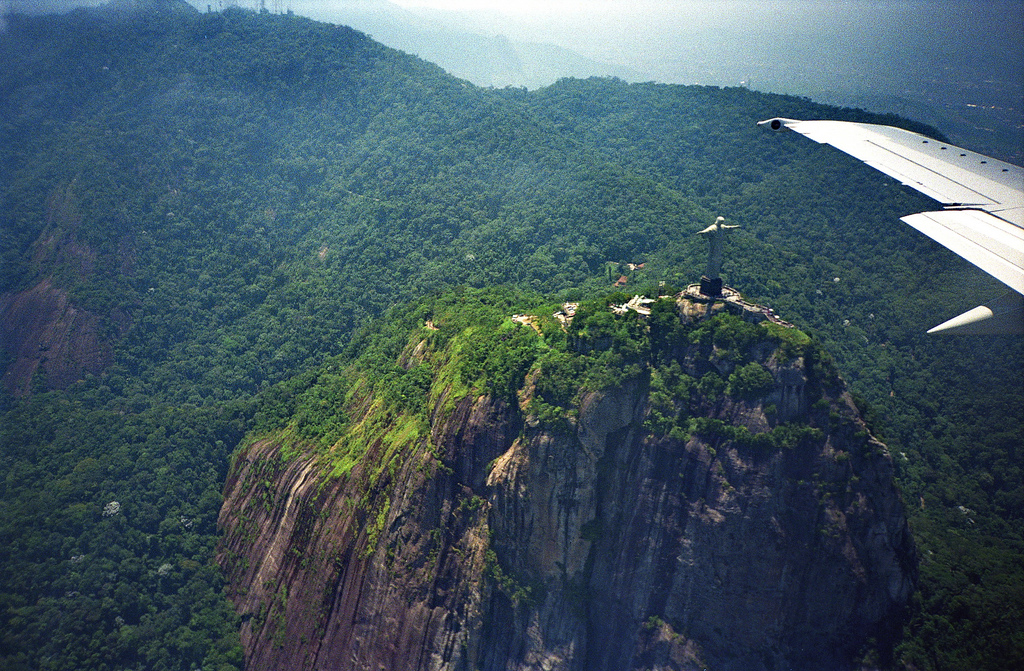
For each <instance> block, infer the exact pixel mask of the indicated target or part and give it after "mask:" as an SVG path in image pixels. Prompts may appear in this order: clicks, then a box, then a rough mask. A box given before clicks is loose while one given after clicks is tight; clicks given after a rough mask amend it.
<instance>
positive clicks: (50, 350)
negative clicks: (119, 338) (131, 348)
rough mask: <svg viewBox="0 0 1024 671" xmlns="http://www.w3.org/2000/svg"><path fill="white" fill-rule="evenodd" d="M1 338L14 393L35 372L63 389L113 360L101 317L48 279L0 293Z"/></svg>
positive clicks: (6, 382)
mask: <svg viewBox="0 0 1024 671" xmlns="http://www.w3.org/2000/svg"><path fill="white" fill-rule="evenodd" d="M0 342H2V343H3V349H4V354H5V358H7V360H8V363H7V368H6V371H5V372H4V374H3V386H4V388H5V389H6V390H7V391H8V392H9V393H11V394H13V395H15V396H24V395H26V394H28V393H30V392H31V390H32V380H33V377H34V376H35V375H36V374H37V373H41V374H43V375H44V384H45V387H46V388H48V389H63V388H65V387H67V386H68V385H70V384H72V383H73V382H75V381H77V380H79V379H81V377H82V375H84V374H85V373H87V372H88V373H93V374H98V373H100V372H102V371H103V370H104V369H105V368H106V367H107V366H108V365H110V363H111V361H112V360H113V351H112V349H111V347H110V345H109V344H108V343H106V342H105V341H104V339H103V338H102V336H101V321H100V318H99V317H98V316H97V315H95V314H93V313H91V312H89V311H87V310H83V309H81V308H79V307H77V306H76V305H74V303H72V302H71V300H70V299H69V298H68V295H67V292H65V291H63V290H61V289H59V288H57V287H55V286H53V283H52V282H51V281H50V280H49V279H46V280H43V281H42V282H40V283H39V284H37V285H35V286H34V287H32V288H30V289H26V290H25V291H21V292H18V293H9V294H3V295H0Z"/></svg>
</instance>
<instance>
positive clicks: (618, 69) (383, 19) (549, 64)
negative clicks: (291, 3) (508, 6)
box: [306, 0, 635, 88]
mask: <svg viewBox="0 0 1024 671" xmlns="http://www.w3.org/2000/svg"><path fill="white" fill-rule="evenodd" d="M306 13H307V14H308V15H309V16H312V17H314V18H317V19H320V20H324V21H330V22H332V23H339V24H343V25H348V26H352V27H353V28H355V29H357V30H361V31H363V32H365V33H367V34H368V35H370V36H371V37H372V38H374V39H375V40H377V41H379V42H382V43H383V44H386V45H388V46H390V47H394V48H395V49H401V50H402V51H405V52H407V53H410V54H413V55H416V56H419V57H420V58H423V59H425V60H428V61H430V62H432V63H436V64H438V65H440V66H441V67H442V68H444V69H445V70H446V71H448V72H449V73H451V74H453V75H455V76H456V77H459V78H462V79H467V80H469V81H471V82H473V83H474V84H476V85H477V86H495V87H504V86H526V87H528V88H536V87H538V86H544V85H547V84H552V83H554V82H555V81H556V80H557V79H559V78H560V77H593V76H616V77H623V78H626V79H633V78H635V75H634V73H632V72H631V71H630V70H629V69H628V68H626V67H623V66H621V65H609V64H606V63H600V62H597V61H594V60H592V59H588V58H585V57H583V56H581V55H580V54H578V53H575V52H573V51H571V50H569V49H564V48H561V47H558V46H555V45H551V44H537V43H532V42H523V41H519V40H510V39H509V38H507V37H505V36H503V35H484V34H481V33H477V32H472V31H468V30H460V29H458V28H456V27H455V26H453V25H451V24H448V23H442V22H441V21H440V20H431V19H429V18H425V17H423V16H421V15H418V14H413V13H411V12H409V11H406V10H404V9H402V8H401V7H400V6H398V5H396V4H394V3H391V2H387V0H364V1H362V2H350V3H342V4H339V5H334V6H331V7H330V8H329V9H327V8H323V9H318V8H317V7H316V6H315V5H314V6H311V7H309V9H308V12H306Z"/></svg>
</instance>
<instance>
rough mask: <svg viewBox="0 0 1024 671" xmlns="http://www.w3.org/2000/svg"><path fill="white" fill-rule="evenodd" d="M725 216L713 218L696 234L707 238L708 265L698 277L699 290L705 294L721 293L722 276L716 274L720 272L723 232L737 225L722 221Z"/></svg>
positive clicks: (723, 241) (723, 240) (716, 294)
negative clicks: (708, 224)
mask: <svg viewBox="0 0 1024 671" xmlns="http://www.w3.org/2000/svg"><path fill="white" fill-rule="evenodd" d="M724 222H725V217H719V218H718V219H715V223H713V224H711V225H710V226H708V227H707V228H705V229H704V230H703V231H701V232H699V233H698V234H697V235H704V236H707V239H708V246H709V248H708V265H707V267H706V268H705V269H704V276H703V277H701V278H700V292H701V293H702V294H704V295H705V296H718V295H720V294H721V293H722V278H720V277H719V276H718V274H719V273H720V272H722V248H723V246H724V243H725V234H726V233H727V232H728V231H730V230H732V229H734V228H739V226H729V225H727V224H725V223H724Z"/></svg>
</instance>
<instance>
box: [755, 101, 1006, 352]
mask: <svg viewBox="0 0 1024 671" xmlns="http://www.w3.org/2000/svg"><path fill="white" fill-rule="evenodd" d="M758 125H767V126H769V127H770V128H771V129H772V130H778V131H781V130H787V129H788V130H793V131H796V132H797V133H800V134H801V135H805V136H807V137H809V138H811V139H812V140H814V141H815V142H820V143H822V144H830V145H832V146H833V147H835V148H836V149H839V150H840V151H843V152H845V153H847V154H849V155H851V156H853V157H854V158H858V159H860V160H861V161H864V162H865V163H867V164H868V165H870V166H871V167H872V168H875V169H876V170H879V171H881V172H883V173H885V174H886V175H889V176H890V177H892V178H894V179H897V180H899V181H900V182H901V183H902V184H905V185H906V186H909V187H911V188H913V189H916V190H917V191H920V192H921V193H923V194H925V195H926V196H928V197H929V198H932V199H934V200H937V201H939V202H940V203H942V204H943V205H944V206H945V209H943V210H940V211H937V212H922V213H919V214H912V215H909V216H906V217H903V218H902V220H903V221H904V222H906V223H907V224H910V225H911V226H913V227H914V228H916V229H917V230H918V231H920V232H922V233H924V234H925V235H927V236H928V237H930V238H931V239H933V240H935V241H936V242H938V243H939V244H941V245H943V246H945V247H948V248H949V249H951V250H952V251H954V252H956V253H957V254H959V255H960V256H962V257H963V258H965V259H967V260H968V261H970V262H971V263H973V264H974V265H976V266H978V267H979V268H981V269H982V270H984V271H985V272H987V273H989V274H990V275H992V276H993V277H995V278H996V279H998V280H999V281H1000V282H1003V283H1004V284H1006V285H1008V286H1009V287H1010V288H1011V289H1013V290H1014V291H1015V292H1016V293H1017V294H1018V296H1014V295H1010V296H1008V297H1003V298H1001V299H997V300H996V301H992V302H990V303H989V304H987V305H984V306H979V307H977V308H974V309H973V310H970V311H969V312H966V313H964V314H962V315H960V316H959V317H955V318H953V319H951V320H949V321H947V322H944V323H942V324H939V325H938V326H936V327H935V328H932V329H930V330H929V331H928V332H929V333H938V332H940V331H941V332H946V333H1024V300H1022V297H1021V296H1020V295H1021V294H1024V169H1022V168H1020V167H1019V166H1016V165H1013V164H1010V163H1006V162H1004V161H999V160H997V159H994V158H989V157H988V156H983V155H982V154H978V153H975V152H973V151H969V150H967V149H963V148H961V147H957V146H954V145H952V144H949V143H948V142H939V141H938V140H933V139H931V138H928V137H925V136H924V135H920V134H919V133H913V132H911V131H908V130H903V129H902V128H894V127H892V126H879V125H876V124H866V123H854V122H849V121H799V120H797V119H785V118H775V119H768V120H765V121H761V122H759V123H758Z"/></svg>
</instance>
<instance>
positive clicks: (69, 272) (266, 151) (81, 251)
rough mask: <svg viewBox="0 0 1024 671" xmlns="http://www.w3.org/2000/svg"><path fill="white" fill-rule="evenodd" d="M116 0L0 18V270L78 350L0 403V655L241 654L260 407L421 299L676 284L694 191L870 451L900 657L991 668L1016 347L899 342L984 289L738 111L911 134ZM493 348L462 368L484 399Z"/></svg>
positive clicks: (149, 660) (995, 656) (735, 99)
mask: <svg viewBox="0 0 1024 671" xmlns="http://www.w3.org/2000/svg"><path fill="white" fill-rule="evenodd" d="M144 6H145V7H146V8H145V9H138V8H134V9H133V8H131V5H130V4H129V3H120V4H112V5H110V6H107V7H103V8H98V9H89V10H76V11H74V12H72V13H70V14H67V15H64V16H44V17H27V16H19V15H11V16H8V17H7V26H6V30H4V31H3V32H2V33H0V62H2V63H4V64H5V66H4V67H3V68H0V294H3V295H5V296H8V297H10V296H14V295H16V294H17V293H18V292H21V291H24V290H26V289H30V288H32V287H35V286H37V285H39V283H41V282H43V281H49V282H51V283H52V284H53V285H54V286H56V287H58V288H59V289H60V290H62V291H63V292H66V295H67V296H68V299H69V300H70V301H71V302H72V303H73V304H74V306H76V309H79V310H82V311H88V312H89V313H91V314H94V315H97V316H98V317H99V318H100V320H101V323H102V324H103V335H104V338H105V339H106V341H107V342H109V343H110V344H111V346H112V348H113V363H112V365H110V366H108V367H107V368H106V369H105V370H104V371H103V372H102V373H101V374H97V375H84V376H83V378H82V379H81V380H80V381H78V382H76V383H75V384H72V385H71V386H68V387H66V388H58V387H59V385H55V384H54V383H53V381H48V380H47V379H46V378H45V376H43V375H38V376H37V379H35V380H34V381H33V384H32V392H31V393H30V394H28V395H19V396H15V395H13V394H12V393H10V391H5V392H3V393H4V396H3V398H2V401H0V403H2V407H0V411H2V413H3V417H2V419H0V449H2V452H0V463H2V473H3V476H4V477H3V480H2V484H0V539H2V542H0V666H3V667H4V668H8V669H136V668H138V669H142V668H146V669H190V668H199V667H202V668H206V669H210V668H218V669H234V668H241V665H242V658H241V650H240V646H239V643H238V638H237V633H236V631H237V621H236V620H235V615H234V614H233V613H232V611H231V608H230V606H229V605H228V604H227V602H226V600H225V599H224V597H223V595H222V592H221V588H222V578H221V576H220V575H219V573H218V571H217V570H216V568H215V566H214V565H213V563H212V553H213V548H214V546H215V544H216V542H217V529H216V517H217V512H218V509H219V506H220V491H221V485H222V482H223V479H224V477H225V474H226V471H227V467H228V461H229V457H230V454H231V452H232V450H233V449H234V448H235V446H236V445H238V443H239V442H240V441H241V440H243V437H244V436H245V435H246V434H247V432H251V431H254V430H257V431H258V430H265V429H267V428H268V427H271V426H274V422H275V421H279V420H275V419H274V418H275V417H288V418H290V417H292V416H297V415H296V413H298V414H299V415H302V416H304V417H307V419H306V420H303V421H305V422H306V426H307V427H309V428H308V433H309V435H310V436H311V437H312V436H316V435H320V432H321V431H322V430H325V429H324V425H323V422H325V421H329V420H330V418H331V417H333V415H332V414H331V413H330V412H327V411H325V408H327V409H328V410H329V409H330V407H331V403H333V402H334V401H332V400H331V398H330V397H325V398H317V404H318V405H317V406H316V407H313V406H312V405H310V406H308V407H307V406H305V405H302V406H294V404H293V405H286V406H282V409H281V411H280V412H281V413H285V414H284V415H279V413H278V414H275V412H276V411H275V412H271V411H270V410H269V409H268V408H271V407H272V405H273V400H274V399H275V398H279V399H281V403H286V402H287V403H293V401H290V400H288V399H290V398H292V396H294V395H291V396H290V395H289V393H286V392H287V390H288V389H289V388H290V387H289V385H291V387H295V388H299V387H303V388H305V387H310V385H314V383H315V379H316V376H318V375H320V373H319V372H317V371H320V370H321V368H320V367H321V366H323V365H324V364H325V363H327V362H330V361H332V360H334V358H335V357H339V356H349V357H356V356H361V355H362V354H361V353H364V352H365V351H369V350H368V349H367V348H373V347H382V346H383V345H381V343H382V342H383V341H382V340H380V339H379V338H371V337H369V336H368V335H365V334H367V333H373V331H374V329H375V328H377V327H374V326H367V325H368V324H371V323H375V322H373V321H372V320H374V319H376V318H378V317H380V316H381V315H382V314H384V313H385V312H386V311H387V310H389V309H391V310H392V311H393V312H394V311H395V310H397V311H399V312H401V311H402V310H409V311H411V310H415V309H416V308H415V307H414V306H415V305H417V303H415V302H412V303H410V301H415V300H416V299H417V298H418V297H422V296H424V295H426V294H432V293H433V292H437V291H441V290H444V289H447V288H452V287H464V288H465V289H464V291H465V290H476V289H479V288H482V287H491V286H496V285H503V286H508V287H514V288H515V290H516V291H518V292H532V294H531V295H536V296H540V297H542V298H543V300H546V301H549V302H550V303H551V304H552V305H556V306H557V305H558V304H560V303H561V301H563V300H584V301H585V300H587V299H594V298H595V297H601V296H604V295H605V294H606V293H607V292H608V291H609V289H610V288H611V284H612V283H613V282H614V281H615V280H616V279H618V277H620V276H625V277H626V278H627V284H626V287H625V289H624V290H625V291H627V292H629V294H630V295H631V294H632V293H648V294H653V293H655V292H656V291H657V285H658V283H659V282H662V281H664V282H666V283H667V284H668V285H670V286H676V287H682V286H685V285H686V284H687V283H690V282H695V281H697V279H698V278H699V274H700V271H701V269H702V268H703V260H704V259H703V257H704V247H703V243H702V241H701V240H700V239H699V238H697V237H696V236H695V235H694V233H695V232H696V231H698V230H700V229H701V228H703V227H704V226H706V225H707V224H708V223H710V222H712V221H713V220H714V217H715V216H716V215H719V214H721V215H723V216H725V217H727V218H728V219H729V220H730V222H731V223H737V224H740V225H741V227H742V228H741V229H740V231H739V232H738V234H737V235H733V236H732V237H731V238H730V240H729V249H728V258H727V260H726V263H725V266H724V269H723V275H724V276H725V278H726V281H727V282H728V283H729V284H730V285H732V286H735V287H737V288H738V289H740V290H741V291H742V292H743V293H744V295H745V296H746V297H747V298H748V299H750V300H753V301H756V302H758V303H761V304H765V305H770V306H772V307H773V308H775V310H776V311H777V312H778V313H779V314H780V315H782V316H783V317H784V318H786V319H787V320H790V321H792V322H794V323H796V324H797V325H798V326H799V327H800V328H801V330H802V331H804V332H806V333H808V334H810V336H811V337H812V338H813V339H814V341H815V342H816V343H818V344H819V345H820V346H821V347H822V348H824V350H827V351H828V352H830V353H831V356H832V357H834V360H835V365H836V368H837V369H838V371H839V372H840V374H841V375H842V376H843V378H844V379H845V380H846V381H847V383H848V384H849V386H850V388H851V389H852V390H853V391H854V392H855V393H856V394H857V395H858V396H859V398H860V399H861V403H862V407H863V408H864V411H865V412H866V413H867V414H868V416H869V417H870V419H871V423H872V427H873V430H874V431H875V432H876V434H878V435H879V437H880V438H882V439H883V440H884V441H886V442H887V444H888V445H889V447H890V450H891V451H892V453H893V455H894V459H895V462H896V466H897V475H898V478H899V484H900V486H901V488H902V491H903V494H904V497H905V500H906V502H907V507H908V513H909V515H910V517H911V523H912V528H913V531H914V534H915V538H916V541H917V543H918V547H919V550H920V553H921V568H920V570H921V583H920V591H919V594H918V596H917V598H916V602H915V604H914V610H913V613H912V616H911V619H910V623H909V624H908V626H907V628H906V631H905V633H904V637H903V641H902V642H901V643H900V645H899V647H898V649H897V659H898V660H899V663H900V664H902V665H904V666H905V667H906V668H911V667H912V668H916V669H922V670H923V669H935V670H939V669H943V670H944V669H1006V668H1015V667H1020V666H1022V665H1024V630H1022V628H1021V627H1020V622H1021V621H1024V537H1022V531H1024V519H1022V518H1024V473H1022V471H1021V459H1022V456H1024V455H1022V448H1024V428H1022V424H1021V422H1020V418H1021V417H1024V380H1022V371H1024V351H1022V344H1021V342H1020V341H1019V340H1015V339H1010V338H990V339H985V340H978V339H972V338H956V337H952V338H932V337H927V336H926V335H925V333H924V332H925V330H926V329H927V328H928V327H930V326H932V325H934V324H936V323H938V322H939V321H941V320H942V319H945V318H946V317H949V316H952V315H955V314H958V313H959V312H962V311H963V310H965V309H967V308H970V307H972V306H973V305H976V304H977V303H978V302H980V301H982V300H984V299H986V298H989V297H992V296H995V295H998V294H999V293H1000V292H1001V291H1002V287H1001V286H1000V285H998V283H997V282H995V281H994V280H992V279H991V278H989V277H988V276H987V275H985V274H984V273H982V272H981V271H978V270H976V269H974V268H973V267H971V266H969V265H968V264H967V263H966V262H963V261H961V260H960V259H959V258H957V257H955V256H954V255H953V254H952V253H950V252H948V251H947V250H945V249H944V248H942V247H939V246H938V245H936V244H934V243H932V242H931V241H930V240H928V239H927V238H924V237H923V236H920V235H919V234H917V233H916V232H915V231H913V230H911V229H909V228H908V227H906V226H904V225H903V224H902V223H900V222H899V217H900V216H902V215H904V214H907V213H910V212H916V211H921V210H923V209H925V208H928V207H931V205H930V202H929V201H927V200H926V199H924V198H923V197H920V196H918V195H916V194H913V193H910V192H908V191H906V190H905V189H903V188H901V187H900V186H898V185H897V184H895V183H893V182H891V181H890V180H888V179H886V178H884V177H883V176H881V175H878V174H876V173H874V172H873V171H872V170H870V169H869V168H866V167H864V166H861V165H860V164H858V163H856V162H854V161H852V160H847V159H846V158H845V157H843V156H839V155H837V154H836V153H834V152H831V151H829V150H827V149H825V148H822V147H818V146H816V145H814V144H813V143H808V142H805V141H802V140H800V139H797V138H791V137H787V136H785V135H776V134H771V133H764V132H762V131H761V130H760V129H758V128H756V127H755V125H754V124H755V122H756V121H757V120H759V119H763V118H767V117H771V116H780V115H781V116H790V117H794V118H814V117H825V118H838V119H852V120H863V121H872V122H882V123H892V124H896V125H903V126H905V127H910V128H912V129H914V130H920V131H924V132H927V133H929V134H933V135H935V134H936V132H937V131H935V130H934V129H927V128H922V127H919V126H917V125H916V124H913V123H911V122H909V121H907V120H904V119H899V118H895V117H886V116H879V115H870V114H867V113H864V112H862V111H859V110H850V109H837V108H832V107H827V106H823V105H818V104H815V103H814V102H812V101H810V100H807V99H802V98H793V97H786V96H778V95H768V94H762V93H757V92H755V91H750V90H747V89H743V88H725V89H722V88H716V87H698V86H692V87H691V86H674V85H660V84H655V83H646V84H626V83H624V82H622V81H619V80H616V79H590V80H562V81H559V82H558V83H556V84H554V85H552V86H549V87H546V88H543V89H540V90H537V91H527V90H525V89H501V90H493V89H484V88H478V87H475V86H472V85H470V84H468V83H466V82H464V81H460V80H458V79H455V78H453V77H450V76H448V75H447V74H445V73H444V72H443V71H441V70H440V69H439V68H437V67H436V66H433V65H431V64H429V63H426V62H424V61H421V60H419V59H417V58H415V57H412V56H408V55H406V54H402V53H400V52H397V51H394V50H390V49H387V48H385V47H383V46H381V45H379V44H376V43H374V42H373V41H372V40H370V39H369V38H368V37H367V36H365V35H362V34H360V33H358V32H356V31H353V30H351V29H349V28H346V27H342V26H332V25H325V24H319V23H315V22H313V21H310V20H306V19H303V18H300V17H296V16H291V15H275V14H270V13H253V12H247V11H243V10H239V9H229V10H225V11H223V12H213V13H200V12H196V11H194V10H192V9H191V8H190V7H188V6H186V5H185V4H184V3H180V2H175V1H174V0H168V1H166V2H152V3H144ZM641 263H643V264H644V265H643V267H642V268H634V269H633V270H628V265H627V264H633V265H634V266H637V265H639V264H641ZM452 295H458V294H452ZM396 306H397V307H396ZM401 306H405V307H401ZM409 306H413V307H409ZM393 312H392V313H393ZM367 329H368V330H367ZM377 330H378V331H379V330H380V329H379V328H377ZM359 333H362V334H364V335H362V336H358V337H356V334H359ZM381 337H382V336H381ZM12 356H13V355H12V354H11V353H10V352H9V350H6V349H5V354H4V359H3V360H2V361H0V365H2V366H4V368H5V370H6V369H8V368H9V367H10V365H11V362H12ZM381 361H382V363H381V364H380V365H381V366H382V368H381V370H380V371H379V375H380V376H381V379H390V378H388V377H387V376H388V375H392V376H393V377H394V378H395V380H394V381H395V383H396V385H399V386H398V387H396V391H395V393H396V394H397V395H398V398H399V399H401V398H406V399H413V400H415V399H416V398H417V396H416V395H417V394H418V393H420V392H421V391H422V387H421V386H417V384H418V383H417V381H416V380H415V379H413V378H409V379H405V376H404V375H398V373H397V372H396V371H395V370H394V369H393V368H389V366H391V365H392V363H389V362H387V361H386V360H384V359H382V360H381ZM519 363H522V362H518V363H517V360H516V359H512V360H509V361H489V360H488V359H487V358H486V357H484V358H483V359H482V361H481V362H480V365H481V366H483V367H487V366H492V367H494V371H496V373H495V375H494V376H493V378H490V377H489V378H488V379H493V380H496V382H494V385H495V386H494V387H493V389H492V391H493V393H505V391H507V389H509V388H510V387H509V386H507V385H508V384H510V381H511V380H513V379H514V378H515V376H516V375H518V374H519V371H520V366H519ZM563 363H565V362H563ZM551 365H559V364H558V363H557V362H555V363H552V364H551ZM488 370H490V369H488ZM502 371H504V372H502ZM570 372H571V371H570ZM399 378H401V379H399ZM501 380H504V381H505V382H501ZM725 383H727V384H732V385H733V389H735V390H736V391H737V392H738V393H756V389H757V386H758V384H759V382H758V374H757V371H756V370H753V369H751V370H748V371H746V372H744V373H743V374H742V375H739V376H738V377H737V379H736V380H735V381H725ZM401 385H405V386H404V387H402V386H401ZM310 388H313V387H310ZM417 390H420V391H417ZM744 390H745V391H744ZM563 391H564V390H563ZM560 393H563V392H560V390H559V389H557V388H552V389H550V390H548V391H547V392H545V398H547V399H549V400H550V401H551V404H552V405H553V406H558V404H559V403H560V402H561V401H560V398H561V397H560V396H559V394H560ZM314 396H315V394H313V395H312V396H309V397H308V398H313V397H314ZM303 398H306V397H303ZM562 400H564V399H562ZM410 402H412V401H410ZM559 407H560V406H559ZM302 413H305V414H302ZM335 419H336V420H337V417H335ZM666 428H667V430H671V427H666ZM327 429H329V427H327ZM114 502H117V504H118V505H117V506H111V505H110V504H112V503H114Z"/></svg>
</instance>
